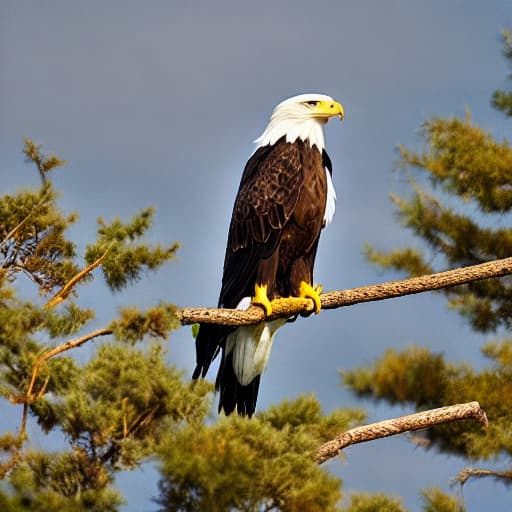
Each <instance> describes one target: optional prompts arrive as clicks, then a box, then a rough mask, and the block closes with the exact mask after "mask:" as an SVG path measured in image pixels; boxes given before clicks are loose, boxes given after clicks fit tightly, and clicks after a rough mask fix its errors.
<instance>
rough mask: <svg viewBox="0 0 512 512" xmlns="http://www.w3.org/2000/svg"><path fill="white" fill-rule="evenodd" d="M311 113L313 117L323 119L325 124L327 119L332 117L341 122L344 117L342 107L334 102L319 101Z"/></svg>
mask: <svg viewBox="0 0 512 512" xmlns="http://www.w3.org/2000/svg"><path fill="white" fill-rule="evenodd" d="M313 112H314V114H315V117H319V118H321V119H325V122H327V121H328V120H329V118H330V117H333V116H338V117H339V118H340V120H341V121H343V118H344V117H345V111H344V110H343V105H342V104H341V103H338V102H337V101H334V100H333V101H325V100H324V101H319V102H318V104H317V105H316V106H315V107H314V109H313Z"/></svg>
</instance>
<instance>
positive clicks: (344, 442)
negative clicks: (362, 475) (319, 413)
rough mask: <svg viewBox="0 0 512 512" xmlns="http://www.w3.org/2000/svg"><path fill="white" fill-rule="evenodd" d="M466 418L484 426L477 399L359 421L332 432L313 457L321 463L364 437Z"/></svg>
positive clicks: (484, 421) (388, 434)
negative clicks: (371, 421) (328, 439)
mask: <svg viewBox="0 0 512 512" xmlns="http://www.w3.org/2000/svg"><path fill="white" fill-rule="evenodd" d="M469 419H471V420H476V421H479V422H480V423H481V424H482V426H483V427H484V428H487V425H488V422H487V415H486V414H485V411H484V410H483V409H482V408H481V407H480V404H479V403H478V402H469V403H466V404H457V405H450V406H448V407H441V408H440V409H431V410H429V411H423V412H418V413H415V414H409V415H407V416H401V417H400V418H394V419H391V420H384V421H379V422H378V423H371V424H369V425H363V426H361V427H356V428H353V429H351V430H347V432H343V433H341V434H339V435H338V436H336V437H335V438H334V439H333V440H332V441H328V442H327V443H324V444H323V445H321V446H320V447H319V448H318V449H317V451H316V455H315V461H316V462H317V463H318V464H322V463H324V462H325V461H327V460H329V459H331V458H333V457H336V455H338V453H339V452H340V450H343V448H346V447H347V446H350V445H352V444H358V443H365V442H366V441H373V440H375V439H381V438H383V437H389V436H394V435H396V434H402V433H404V432H410V431H414V430H421V429H423V428H427V427H432V426H434V425H439V424H441V423H448V422H451V421H460V420H469Z"/></svg>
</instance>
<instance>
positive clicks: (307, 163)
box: [194, 138, 331, 415]
mask: <svg viewBox="0 0 512 512" xmlns="http://www.w3.org/2000/svg"><path fill="white" fill-rule="evenodd" d="M326 168H328V170H329V172H330V171H331V163H330V159H329V157H328V155H327V153H326V152H325V150H323V151H322V152H320V151H319V150H318V148H317V147H316V146H313V147H311V146H310V145H309V142H307V141H306V142H304V141H301V140H297V141H295V142H293V143H289V142H286V141H285V140H284V138H282V139H280V140H279V141H278V142H277V143H276V144H275V145H273V146H266V147H262V148H259V149H258V150H257V151H256V152H255V153H254V155H253V156H252V157H251V158H250V159H249V161H248V162H247V165H246V167H245V170H244V173H243V176H242V180H241V183H240V188H239V191H238V195H237V198H236V200H235V205H234V208H233V215H232V218H231V224H230V229H229V235H228V243H227V249H226V256H225V260H224V273H223V278H222V289H221V292H220V297H219V307H225V308H235V307H237V305H238V304H239V302H240V301H241V300H242V299H243V298H244V297H251V295H252V294H253V293H254V286H255V284H256V283H257V284H260V285H267V294H268V297H269V298H270V299H274V298H277V297H290V296H298V294H299V287H300V283H301V282H303V281H305V282H307V283H309V284H311V285H312V284H313V265H314V261H315V255H316V250H317V246H318V240H319V237H320V232H321V230H322V227H323V224H324V211H325V204H326V195H327V183H326V180H327V178H326ZM233 329H234V328H232V327H223V326H214V325H207V324H204V325H202V326H201V328H200V330H199V334H198V337H197V340H196V347H197V367H196V370H195V372H194V377H195V378H197V377H198V376H199V375H200V374H201V375H203V376H204V375H205V374H206V372H207V370H208V368H209V366H210V363H211V361H212V360H213V358H214V357H215V356H216V354H217V352H218V350H219V348H222V349H223V352H224V348H225V342H226V336H227V335H228V334H229V333H230V332H231V331H233ZM258 387H259V376H258V377H256V378H255V379H254V380H253V381H252V382H251V383H250V384H248V385H246V386H243V385H241V384H240V383H239V382H238V381H237V379H236V376H235V374H234V372H233V368H232V363H231V357H230V354H225V353H223V359H222V362H221V366H220V368H219V373H218V376H217V381H216V388H217V389H218V390H219V391H220V402H219V409H224V411H225V413H226V414H229V413H230V412H232V411H233V410H234V409H235V407H237V409H238V412H239V413H242V414H248V415H252V413H253V412H254V408H255V405H256V397H257V393H258Z"/></svg>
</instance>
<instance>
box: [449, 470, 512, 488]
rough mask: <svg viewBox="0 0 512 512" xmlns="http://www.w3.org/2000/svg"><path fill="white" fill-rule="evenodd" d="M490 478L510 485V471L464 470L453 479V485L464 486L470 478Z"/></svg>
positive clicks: (511, 479)
mask: <svg viewBox="0 0 512 512" xmlns="http://www.w3.org/2000/svg"><path fill="white" fill-rule="evenodd" d="M489 476H490V477H492V478H495V479H496V480H502V481H504V482H505V483H507V484H509V485H510V484H511V483H512V470H511V469H509V470H506V471H492V470H490V469H478V468H466V469H463V470H462V471H461V472H460V473H459V474H458V475H457V476H456V477H455V479H454V483H460V484H461V485H464V484H465V483H466V482H467V481H468V480H469V479H470V478H484V477H489Z"/></svg>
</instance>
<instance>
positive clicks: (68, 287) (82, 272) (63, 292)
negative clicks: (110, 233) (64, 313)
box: [45, 249, 109, 308]
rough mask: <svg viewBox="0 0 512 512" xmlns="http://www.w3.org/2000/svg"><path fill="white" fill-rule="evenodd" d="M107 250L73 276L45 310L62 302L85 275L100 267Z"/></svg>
mask: <svg viewBox="0 0 512 512" xmlns="http://www.w3.org/2000/svg"><path fill="white" fill-rule="evenodd" d="M108 251H109V249H107V250H106V251H105V252H104V253H103V254H102V255H101V256H100V257H99V258H98V259H97V260H96V261H93V262H92V263H91V264H90V265H88V266H87V267H85V268H84V269H83V270H80V272H78V274H76V275H75V276H73V277H72V278H71V279H70V280H69V281H68V282H67V283H66V284H65V285H64V286H63V287H62V288H61V289H60V290H59V291H58V292H57V293H56V294H55V295H54V296H53V297H52V298H51V299H50V300H49V301H48V302H47V303H46V306H45V307H46V308H52V307H54V306H56V305H57V304H60V303H61V302H62V301H64V300H65V299H66V298H67V297H68V295H69V294H70V292H71V290H72V289H73V287H74V286H75V285H76V284H77V283H78V282H79V281H80V280H81V279H83V278H84V277H85V276H86V275H87V274H89V273H90V272H92V271H93V270H94V269H95V268H96V267H97V266H99V265H101V263H102V261H103V260H104V259H105V258H106V257H107V254H108Z"/></svg>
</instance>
